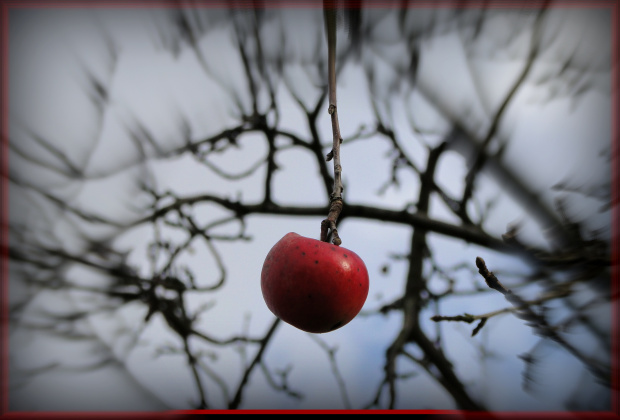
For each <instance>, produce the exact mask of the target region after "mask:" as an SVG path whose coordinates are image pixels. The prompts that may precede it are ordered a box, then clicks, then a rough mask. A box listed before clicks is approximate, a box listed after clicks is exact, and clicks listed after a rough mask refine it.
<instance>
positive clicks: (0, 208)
mask: <svg viewBox="0 0 620 420" xmlns="http://www.w3.org/2000/svg"><path fill="white" fill-rule="evenodd" d="M343 1H344V3H345V5H346V4H347V3H349V2H350V1H352V0H343ZM619 2H620V0H594V1H583V0H559V1H557V2H556V3H557V4H552V7H575V8H579V7H584V8H610V9H611V13H612V16H611V18H612V43H611V48H612V70H611V91H612V101H611V121H612V139H611V145H610V147H611V149H612V165H611V171H612V173H611V176H612V183H611V185H612V192H611V194H612V203H613V206H612V215H611V217H612V221H611V222H612V226H611V227H612V241H611V252H612V255H611V261H612V270H611V273H612V278H611V289H612V296H613V297H617V295H618V292H619V291H620V288H619V286H620V284H619V283H620V267H619V264H620V255H619V252H620V234H618V228H619V227H620V226H619V223H620V191H619V187H620V167H619V166H620V133H619V131H618V121H617V119H618V118H620V115H618V112H619V110H620V103H619V95H618V88H620V71H619V68H618V66H619V64H620V60H619V59H620V51H619V47H620V43H619V40H618V35H619V29H618V25H619V24H620V4H619ZM236 3H237V4H236V6H237V7H240V8H244V7H248V8H249V7H254V6H255V5H256V4H259V5H261V6H263V7H295V8H307V7H318V6H321V4H322V1H321V0H299V1H294V2H292V1H277V0H263V1H257V0H237V1H236ZM365 3H367V4H365V6H367V7H394V6H395V5H396V3H395V2H393V1H392V2H389V3H388V4H386V2H383V1H381V0H365ZM543 3H544V1H543V0H532V1H527V2H524V1H501V0H491V1H484V0H477V1H469V2H468V1H465V0H457V1H442V0H437V1H433V0H423V1H415V4H414V5H411V6H410V7H436V8H437V7H451V8H453V7H468V8H474V7H482V6H484V7H491V8H509V7H538V6H540V5H541V4H543ZM229 5H230V3H229V2H228V1H226V0H199V1H191V2H186V1H183V0H179V1H176V2H174V1H169V0H168V1H167V0H141V1H140V0H94V1H93V0H91V1H88V0H47V1H46V0H23V1H20V0H0V36H1V39H0V57H1V58H2V63H3V65H0V202H1V204H0V338H1V340H2V345H1V347H0V369H1V370H2V374H1V375H0V394H1V395H0V416H3V417H6V418H19V419H23V418H30V417H38V418H49V419H52V418H82V417H91V418H108V417H113V418H125V417H127V418H142V417H149V418H151V417H170V416H173V417H178V416H181V415H192V414H207V413H208V414H328V413H329V414H422V415H424V414H430V415H434V416H439V417H441V416H448V417H452V416H453V415H458V416H462V417H465V418H499V419H519V418H534V417H535V418H540V417H544V418H550V419H556V418H605V419H607V418H617V417H619V416H620V398H619V397H620V396H619V388H620V366H619V364H618V363H619V361H618V359H617V358H616V359H614V358H612V390H611V392H612V407H611V408H612V410H611V411H609V412H568V411H567V412H489V413H487V412H465V411H458V410H430V411H429V410H175V411H168V412H163V413H159V412H49V413H47V412H9V411H8V407H9V403H8V401H9V400H8V384H9V378H8V375H9V373H8V370H9V369H8V368H9V357H8V356H9V351H8V350H9V346H8V338H9V332H8V327H7V324H8V306H9V304H8V296H9V294H8V292H9V290H8V275H9V269H8V213H9V209H8V196H9V194H8V167H9V160H8V139H9V133H8V120H9V117H8V115H9V114H8V109H9V83H8V81H9V80H8V79H9V75H8V73H9V71H8V68H7V66H6V63H8V38H9V37H8V34H9V30H8V26H9V9H11V8H72V7H80V8H151V7H184V6H188V7H189V6H204V7H213V8H216V7H229ZM619 316H620V309H619V308H618V302H617V300H616V301H613V303H612V317H613V319H612V326H613V327H612V328H613V330H614V331H613V332H612V354H613V355H615V356H616V357H617V356H618V354H619V353H620V347H619V345H620V343H619V342H618V331H619V325H618V318H619Z"/></svg>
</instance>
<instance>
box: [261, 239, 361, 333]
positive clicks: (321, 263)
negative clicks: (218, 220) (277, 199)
mask: <svg viewBox="0 0 620 420" xmlns="http://www.w3.org/2000/svg"><path fill="white" fill-rule="evenodd" d="M261 290H262V292H263V298H264V299H265V303H266V304H267V307H268V308H269V310H270V311H271V312H273V314H274V315H275V316H277V317H278V318H280V319H281V320H282V321H284V322H286V323H288V324H291V325H292V326H294V327H297V328H299V329H300V330H303V331H307V332H311V333H326V332H329V331H333V330H336V329H338V328H340V327H342V326H344V325H346V324H348V323H349V321H351V320H352V319H353V318H355V316H356V315H357V314H358V313H359V311H360V310H361V309H362V306H364V302H365V301H366V298H367V297H368V270H367V269H366V265H364V261H362V259H361V258H360V257H359V256H358V255H357V254H355V253H354V252H353V251H350V250H348V249H346V248H343V247H341V246H336V245H333V244H330V243H328V242H322V241H319V240H316V239H310V238H306V237H303V236H300V235H298V234H297V233H293V232H291V233H287V234H286V235H285V236H284V237H283V238H282V239H280V240H279V241H278V242H277V243H276V244H275V245H274V246H273V248H271V250H270V251H269V253H268V254H267V257H266V258H265V262H264V264H263V270H262V272H261Z"/></svg>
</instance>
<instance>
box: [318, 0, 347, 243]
mask: <svg viewBox="0 0 620 420" xmlns="http://www.w3.org/2000/svg"><path fill="white" fill-rule="evenodd" d="M323 12H324V17H325V29H326V32H327V68H328V70H327V76H328V77H327V79H328V80H327V81H328V83H327V85H328V89H329V108H328V109H327V112H328V113H329V114H330V115H331V120H332V133H333V146H332V150H331V151H330V152H329V153H328V154H327V156H326V158H325V160H326V161H328V162H329V161H330V160H332V159H333V161H334V189H333V191H332V193H331V195H330V206H329V213H328V215H327V218H326V219H324V220H323V221H322V222H321V241H323V242H328V241H329V236H330V235H329V231H330V230H331V236H332V243H333V244H334V245H340V244H341V243H342V240H341V239H340V237H339V236H338V230H337V229H336V221H337V220H338V216H340V212H341V211H342V207H343V205H344V203H343V200H342V191H343V189H344V188H343V186H342V166H341V165H340V143H342V137H341V136H340V125H339V124H338V111H337V108H336V9H334V8H333V7H329V6H328V5H327V2H324V9H323Z"/></svg>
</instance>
